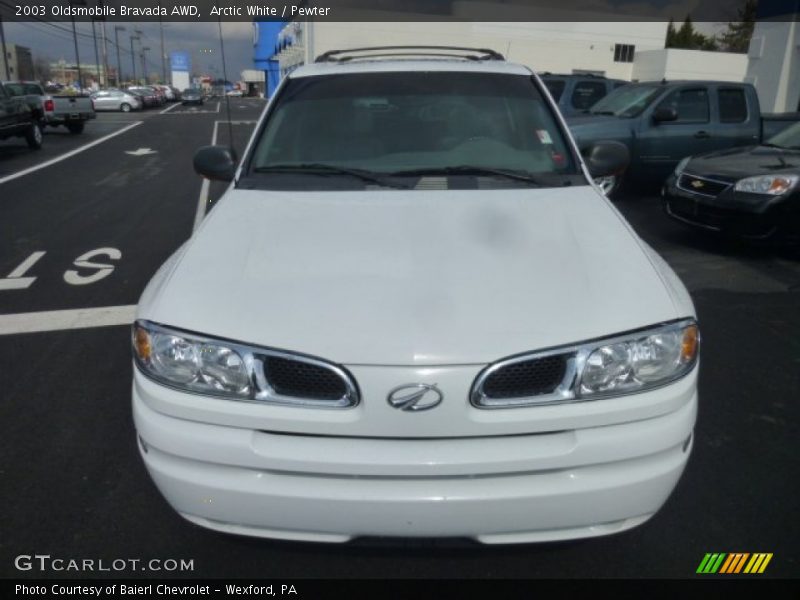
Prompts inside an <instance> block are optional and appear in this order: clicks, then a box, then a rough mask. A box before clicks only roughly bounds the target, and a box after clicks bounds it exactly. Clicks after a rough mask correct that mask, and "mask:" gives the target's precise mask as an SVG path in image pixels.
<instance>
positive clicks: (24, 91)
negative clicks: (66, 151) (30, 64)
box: [3, 81, 97, 134]
mask: <svg viewBox="0 0 800 600" xmlns="http://www.w3.org/2000/svg"><path fill="white" fill-rule="evenodd" d="M3 85H4V86H5V89H6V92H7V93H9V94H11V95H12V96H18V97H21V98H25V100H26V102H28V104H29V105H30V107H31V110H32V111H33V113H34V114H35V115H37V116H38V118H39V119H40V121H41V123H40V124H41V126H42V128H44V127H59V126H62V125H63V126H64V127H66V128H67V130H68V131H69V132H70V133H75V134H79V133H82V132H83V129H84V127H85V125H86V122H87V121H90V120H92V119H94V118H95V117H96V116H97V115H95V110H94V105H93V103H92V100H91V98H89V97H84V96H76V95H70V94H60V93H58V92H55V93H48V92H47V91H45V88H44V86H43V85H42V84H41V83H39V82H38V81H5V82H3Z"/></svg>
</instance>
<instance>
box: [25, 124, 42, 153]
mask: <svg viewBox="0 0 800 600" xmlns="http://www.w3.org/2000/svg"><path fill="white" fill-rule="evenodd" d="M25 141H26V142H28V148H30V149H31V150H40V149H41V147H42V142H43V141H44V136H43V135H42V126H41V125H39V123H38V122H34V123H31V126H30V129H28V132H27V133H26V134H25Z"/></svg>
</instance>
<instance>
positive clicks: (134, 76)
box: [131, 35, 141, 85]
mask: <svg viewBox="0 0 800 600" xmlns="http://www.w3.org/2000/svg"><path fill="white" fill-rule="evenodd" d="M138 39H141V38H140V37H139V36H138V35H132V36H131V67H133V85H139V82H138V81H137V80H136V53H135V52H134V51H133V40H138Z"/></svg>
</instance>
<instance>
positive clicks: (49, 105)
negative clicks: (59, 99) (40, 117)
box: [44, 99, 56, 112]
mask: <svg viewBox="0 0 800 600" xmlns="http://www.w3.org/2000/svg"><path fill="white" fill-rule="evenodd" d="M55 108H56V105H55V102H53V100H52V99H48V100H45V101H44V110H45V112H53V111H54V110H55Z"/></svg>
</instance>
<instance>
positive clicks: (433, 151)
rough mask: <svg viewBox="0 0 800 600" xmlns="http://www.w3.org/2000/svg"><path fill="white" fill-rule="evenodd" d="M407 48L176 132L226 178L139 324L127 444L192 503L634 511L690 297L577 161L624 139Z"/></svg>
mask: <svg viewBox="0 0 800 600" xmlns="http://www.w3.org/2000/svg"><path fill="white" fill-rule="evenodd" d="M426 51H427V50H426V49H424V48H415V49H410V48H405V49H401V50H394V49H379V50H374V49H366V50H363V49H362V50H361V51H352V50H351V51H346V52H344V51H343V52H331V53H327V54H326V55H323V56H322V57H320V58H319V59H318V60H317V62H316V63H314V64H310V65H307V66H303V67H301V68H299V69H297V70H295V71H293V72H292V73H291V74H290V75H288V76H287V77H286V78H285V80H284V81H283V83H282V84H281V86H280V89H279V90H278V91H277V92H276V94H275V97H274V99H273V100H272V101H271V102H270V104H269V106H268V108H267V110H266V111H265V114H264V116H263V117H262V119H261V120H260V123H259V125H258V126H257V127H256V131H255V133H254V135H253V137H252V140H251V142H250V144H249V146H248V148H247V150H246V151H245V153H244V155H243V157H242V162H241V164H240V165H239V166H238V167H236V162H235V160H234V157H233V154H232V152H231V151H230V150H229V149H227V148H222V147H207V148H203V149H201V150H199V151H198V153H197V154H196V155H195V168H196V169H197V170H198V171H199V172H200V173H201V174H203V175H205V176H206V177H210V178H216V179H229V180H232V184H231V186H230V188H229V189H228V191H227V192H226V193H225V195H224V196H223V197H222V198H221V199H220V201H219V202H218V203H217V204H216V206H215V207H214V208H213V209H212V210H211V211H210V213H209V214H208V216H207V217H206V219H205V220H204V222H203V223H202V224H201V226H200V227H199V228H198V229H197V231H196V232H195V233H194V235H193V236H192V237H191V239H190V240H189V241H188V242H187V243H186V244H184V245H183V246H182V247H181V248H180V249H179V250H178V251H177V252H176V253H175V254H174V255H173V256H172V257H171V258H170V259H169V260H168V261H167V262H166V263H165V264H164V265H163V266H162V267H161V269H160V270H159V271H158V272H157V273H156V275H155V277H154V278H153V280H152V281H151V282H150V284H149V286H148V287H147V289H146V290H145V292H144V294H143V296H142V298H141V301H140V304H139V308H138V314H137V320H136V323H135V324H134V329H133V346H134V354H135V365H136V368H135V369H134V381H133V412H134V418H135V423H136V429H137V431H138V435H139V446H140V450H141V454H142V457H143V459H144V462H145V464H146V465H147V469H148V470H149V472H150V475H151V476H152V478H153V480H154V481H155V483H156V485H157V486H158V488H159V489H160V491H161V492H162V493H163V495H164V496H165V497H166V499H167V501H168V502H169V503H170V504H171V505H172V506H173V507H174V508H175V510H177V511H178V512H179V513H180V514H181V515H183V516H184V517H185V518H187V519H188V520H190V521H192V522H194V523H197V524H199V525H203V526H205V527H210V528H212V529H217V530H220V531H226V532H232V533H241V534H248V535H256V536H265V537H273V538H286V539H299V540H318V541H331V542H342V541H346V540H348V539H351V538H353V537H356V536H436V537H444V536H448V537H449V536H459V537H463V536H467V537H472V538H475V539H477V540H480V541H482V542H488V543H505V542H528V541H540V540H557V539H566V538H579V537H588V536H596V535H602V534H608V533H613V532H618V531H622V530H625V529H628V528H630V527H633V526H635V525H638V524H640V523H642V522H644V521H646V520H647V519H648V518H649V517H651V516H652V515H653V514H654V513H655V512H656V511H657V510H658V509H659V508H660V507H661V506H662V504H663V503H664V502H665V500H666V499H667V497H668V496H669V494H670V493H671V491H672V490H673V488H674V487H675V485H676V482H677V481H678V479H679V477H680V475H681V472H682V471H683V469H684V466H685V464H686V461H687V458H688V456H689V452H690V448H691V445H692V430H693V427H694V423H695V415H696V410H697V391H696V390H697V370H698V369H697V364H698V356H697V353H698V343H699V334H698V328H697V323H696V321H695V311H694V308H693V306H692V302H691V300H690V298H689V295H688V294H687V292H686V290H685V288H684V287H683V285H682V284H681V283H680V281H679V280H678V278H677V277H676V276H675V274H674V273H673V272H672V271H671V270H670V268H669V267H668V266H667V265H666V263H665V262H664V261H663V260H662V259H661V258H660V257H659V256H658V255H657V254H656V253H655V252H654V251H653V250H652V249H650V248H649V247H648V246H647V245H646V244H645V243H644V242H643V241H642V240H640V239H639V238H638V237H637V236H636V234H635V233H634V232H633V231H632V230H631V228H630V227H629V225H628V224H627V223H626V222H625V220H624V219H623V218H622V217H621V216H620V215H619V214H618V212H617V211H616V210H615V209H614V208H613V207H612V205H611V204H610V202H609V201H608V200H607V199H606V198H605V197H604V196H603V195H602V193H600V191H599V189H598V188H597V187H595V186H594V184H593V183H592V178H593V177H599V176H603V175H608V174H611V173H615V172H620V171H621V170H622V169H623V168H624V167H625V164H626V162H627V160H628V156H627V150H626V149H625V148H624V147H621V146H620V145H618V144H615V143H613V142H607V143H602V142H601V143H597V144H595V145H594V146H593V147H592V148H591V149H589V150H588V153H587V155H586V158H585V160H584V159H582V158H581V157H580V156H579V155H578V154H577V152H576V149H575V146H574V144H573V142H572V139H571V138H570V136H569V134H568V132H567V129H566V127H565V125H564V122H563V120H562V119H561V117H560V115H559V114H558V113H557V111H556V109H555V107H554V104H553V102H552V100H551V98H550V96H549V95H548V93H547V92H546V90H545V88H544V86H543V85H542V84H541V82H540V81H539V79H538V78H537V77H536V75H534V74H533V73H532V72H531V71H530V70H529V69H528V68H526V67H522V66H518V65H514V64H509V63H507V62H505V61H504V60H503V59H502V56H500V55H498V54H496V53H494V52H491V51H474V50H466V49H450V50H449V51H444V50H442V49H437V50H436V52H437V53H438V54H439V55H441V54H443V53H448V52H449V53H450V54H452V57H442V56H435V57H426V56H425V52H426ZM394 52H399V53H401V54H402V56H389V57H387V56H386V55H387V54H392V53H394ZM413 53H416V55H415V56H409V55H411V54H413ZM374 54H379V55H381V56H374Z"/></svg>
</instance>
